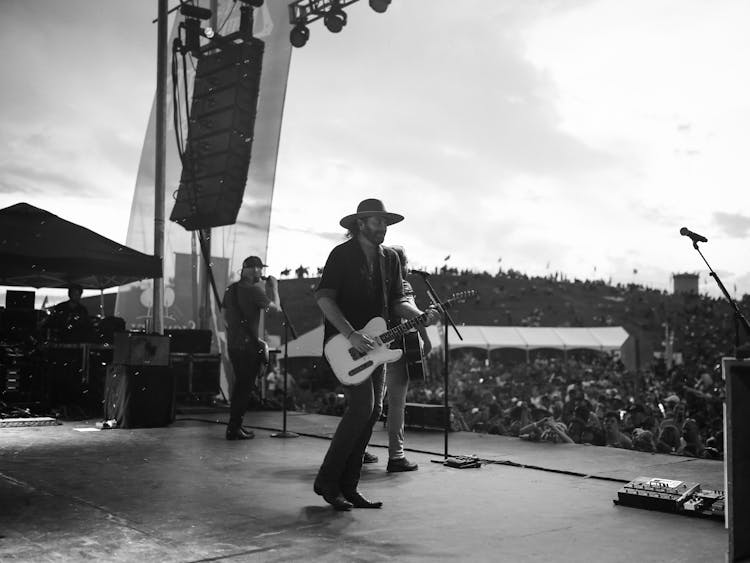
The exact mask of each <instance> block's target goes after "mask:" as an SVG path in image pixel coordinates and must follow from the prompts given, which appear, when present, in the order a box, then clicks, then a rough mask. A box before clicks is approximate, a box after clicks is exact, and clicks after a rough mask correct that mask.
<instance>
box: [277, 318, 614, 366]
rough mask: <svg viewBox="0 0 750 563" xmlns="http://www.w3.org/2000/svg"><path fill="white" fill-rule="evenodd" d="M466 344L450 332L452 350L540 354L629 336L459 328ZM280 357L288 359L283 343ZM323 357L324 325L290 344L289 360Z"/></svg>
mask: <svg viewBox="0 0 750 563" xmlns="http://www.w3.org/2000/svg"><path fill="white" fill-rule="evenodd" d="M458 330H459V331H460V332H461V336H462V337H463V340H459V339H458V336H456V333H455V332H454V331H453V328H450V330H449V332H448V346H449V347H450V349H451V350H456V349H459V348H480V349H482V350H487V352H488V353H489V351H490V350H497V349H500V348H517V349H520V350H537V349H540V348H552V349H556V350H580V349H584V350H600V351H603V352H612V351H616V350H620V349H621V348H622V346H623V345H624V344H625V342H626V341H627V339H628V333H627V332H626V331H625V329H624V328H622V327H620V326H603V327H587V328H578V327H554V328H552V327H526V326H477V325H474V326H467V325H464V326H459V327H458ZM427 333H428V334H429V336H430V340H431V341H432V346H433V348H436V349H437V348H440V347H441V346H442V344H443V333H442V328H441V327H437V326H428V327H427ZM280 348H281V350H282V352H281V355H280V356H279V357H282V358H283V357H284V351H283V343H282V344H281V346H280ZM322 355H323V325H320V326H318V327H317V328H315V329H313V330H311V331H310V332H306V333H305V334H302V335H300V336H299V337H298V338H296V339H294V340H290V341H289V357H290V358H303V357H320V356H322Z"/></svg>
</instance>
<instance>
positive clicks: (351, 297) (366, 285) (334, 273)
mask: <svg viewBox="0 0 750 563" xmlns="http://www.w3.org/2000/svg"><path fill="white" fill-rule="evenodd" d="M381 268H382V271H381ZM321 297H330V298H331V299H333V300H334V301H335V302H336V304H337V305H338V306H339V309H341V312H342V313H343V315H344V317H346V320H348V321H349V323H350V324H351V325H352V327H354V329H355V330H359V329H361V328H362V327H364V326H365V325H366V324H367V323H368V322H369V321H370V319H372V318H373V317H383V318H385V319H387V318H388V316H389V315H388V309H389V308H390V307H392V306H393V305H395V304H396V303H399V302H401V301H403V300H404V286H403V280H402V278H401V263H400V262H399V259H398V255H397V254H396V252H395V251H394V250H392V249H390V248H388V247H385V246H382V245H381V246H378V249H377V253H376V256H375V260H374V264H373V271H372V272H370V270H369V268H368V264H367V257H366V256H365V253H364V251H363V250H362V246H361V245H360V243H359V241H358V240H357V239H356V238H352V239H350V240H348V241H346V242H344V243H342V244H340V245H338V246H337V247H335V248H334V249H333V250H332V251H331V253H330V254H329V255H328V260H327V261H326V264H325V266H324V267H323V275H322V276H321V278H320V282H319V283H318V288H317V291H316V292H315V298H316V299H319V298H321ZM385 301H387V302H385ZM335 334H338V330H337V329H336V327H334V326H333V325H332V324H331V323H330V322H328V320H327V319H326V323H325V336H324V338H325V339H326V340H327V339H328V338H330V337H331V336H333V335H335Z"/></svg>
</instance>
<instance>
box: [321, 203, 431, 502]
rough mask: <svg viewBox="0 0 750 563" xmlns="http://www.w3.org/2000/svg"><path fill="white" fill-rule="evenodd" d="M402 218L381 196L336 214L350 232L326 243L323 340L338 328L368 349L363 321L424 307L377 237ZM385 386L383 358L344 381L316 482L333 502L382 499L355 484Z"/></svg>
mask: <svg viewBox="0 0 750 563" xmlns="http://www.w3.org/2000/svg"><path fill="white" fill-rule="evenodd" d="M403 219H404V217H403V216H402V215H399V214H397V213H389V212H388V211H386V210H385V206H384V205H383V202H382V201H380V200H378V199H366V200H364V201H362V202H361V203H360V204H359V206H358V207H357V212H356V213H354V214H351V215H347V216H346V217H344V218H343V219H341V221H340V223H339V224H340V225H341V226H342V227H344V228H345V229H347V231H348V237H349V240H348V241H346V242H344V243H342V244H340V245H338V246H337V247H335V248H334V249H333V250H332V251H331V253H330V255H329V256H328V260H327V261H326V264H325V267H324V268H323V274H322V276H321V278H320V282H319V284H318V288H317V291H316V294H315V297H316V300H317V302H318V306H319V307H320V308H321V310H322V311H323V314H324V316H325V336H324V338H325V340H328V339H329V338H331V337H332V336H334V335H336V334H342V335H344V336H345V337H346V338H347V339H348V340H349V343H350V344H351V347H352V348H353V349H355V350H357V351H358V352H360V353H363V354H366V353H368V352H369V351H371V350H373V349H374V348H375V347H376V346H377V343H376V342H375V340H374V338H373V337H372V336H371V335H368V334H366V333H365V332H363V331H361V329H362V328H363V327H364V326H365V325H366V324H367V323H368V322H369V321H370V320H371V319H372V318H373V317H383V318H385V319H388V318H389V316H398V317H401V318H403V319H412V318H414V317H416V316H419V315H421V314H422V311H420V310H419V309H418V308H417V307H416V306H415V305H413V304H412V303H410V302H409V300H408V298H406V297H405V296H404V293H403V283H402V277H401V264H400V261H399V258H398V255H397V254H396V253H395V252H394V251H393V249H391V248H388V247H385V246H383V245H382V244H383V241H384V240H385V234H386V231H387V229H388V226H390V225H393V224H395V223H398V222H400V221H402V220H403ZM427 313H428V315H427V323H426V324H431V323H434V322H435V321H436V320H437V319H438V313H437V312H436V311H435V310H434V309H433V308H430V309H428V310H427ZM384 387H385V377H384V370H383V366H380V367H378V368H377V369H375V371H374V372H373V373H372V375H371V376H370V378H369V379H368V380H366V381H364V382H362V383H360V384H359V385H349V386H345V387H344V393H345V394H346V398H347V408H346V411H345V412H344V415H343V417H342V418H341V422H340V423H339V425H338V428H336V432H335V434H334V436H333V439H332V440H331V444H330V446H329V448H328V451H327V452H326V456H325V459H324V460H323V464H322V465H321V466H320V470H319V471H318V475H317V477H316V479H315V486H314V490H315V492H316V493H317V494H319V495H321V496H322V497H323V498H324V499H325V501H326V502H328V503H329V504H331V505H332V506H333V507H334V508H335V509H336V510H350V509H351V508H352V507H355V508H380V507H381V506H382V504H383V503H382V502H372V501H369V500H367V499H366V498H365V497H364V496H362V494H360V492H359V491H358V489H357V487H358V484H359V478H360V471H361V469H362V459H363V456H364V453H365V448H366V447H367V443H368V442H369V441H370V436H371V434H372V428H373V425H374V424H375V422H376V421H377V420H378V418H380V413H381V411H382V407H383V391H384Z"/></svg>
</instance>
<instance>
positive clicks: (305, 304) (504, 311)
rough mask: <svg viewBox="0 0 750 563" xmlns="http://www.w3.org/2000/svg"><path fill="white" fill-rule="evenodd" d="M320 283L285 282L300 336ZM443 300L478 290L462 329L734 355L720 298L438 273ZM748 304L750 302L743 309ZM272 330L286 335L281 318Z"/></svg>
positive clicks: (315, 318) (310, 324)
mask: <svg viewBox="0 0 750 563" xmlns="http://www.w3.org/2000/svg"><path fill="white" fill-rule="evenodd" d="M409 281H410V282H411V283H412V285H413V286H414V289H415V291H416V292H417V302H418V304H419V305H420V307H425V306H426V305H427V304H428V299H427V294H426V291H425V289H426V288H425V284H424V281H423V280H422V278H421V277H419V276H416V275H411V276H409ZM317 283H318V278H302V279H282V280H280V282H279V291H280V294H281V299H282V303H283V305H284V306H285V308H286V310H287V313H288V315H289V317H290V319H291V322H292V324H293V325H294V326H295V328H296V329H297V332H298V333H299V334H302V333H304V332H307V331H309V330H312V329H313V328H315V327H316V326H318V325H319V324H320V322H321V320H322V316H321V313H320V310H319V309H318V307H317V306H316V304H315V301H314V296H313V292H314V289H315V287H316V285H317ZM430 283H431V284H432V286H433V287H434V288H435V290H436V291H437V292H438V293H439V294H440V295H441V297H444V298H445V297H449V296H450V295H451V294H452V293H455V292H458V291H462V290H466V289H474V290H477V291H478V292H479V295H478V296H477V297H476V298H474V299H471V300H470V301H467V302H465V303H462V304H458V305H456V306H455V308H454V309H452V311H451V315H452V317H453V319H454V320H455V322H456V323H457V324H466V325H495V326H545V327H554V326H573V327H593V326H622V327H624V328H625V330H627V331H628V333H629V334H631V335H633V336H635V337H636V338H637V340H638V344H639V350H640V354H641V358H642V361H643V362H644V363H647V362H648V361H649V359H650V358H651V357H652V352H653V351H654V350H662V349H663V341H664V338H665V327H664V325H665V324H667V325H668V326H669V327H670V330H671V331H672V332H673V334H674V351H675V352H681V353H682V354H683V357H684V359H685V362H686V364H688V365H694V366H696V369H698V366H703V365H709V364H710V365H712V364H714V363H716V362H718V360H719V359H720V357H721V356H722V355H725V354H730V353H731V351H732V347H733V344H734V325H733V315H732V310H731V308H730V306H729V305H728V304H727V303H726V302H724V301H723V300H717V299H711V298H709V297H705V296H698V295H673V294H668V293H666V292H663V291H659V290H655V289H650V288H646V287H643V286H638V285H632V284H631V285H627V286H623V285H608V284H606V283H605V282H603V281H582V280H566V279H556V277H552V276H550V277H528V276H526V275H523V274H520V273H518V272H514V271H512V270H511V271H508V272H500V273H499V274H498V275H495V276H492V275H489V274H487V273H471V272H441V273H436V274H435V275H433V276H431V277H430ZM739 305H740V309H741V310H746V309H747V306H748V305H750V296H744V297H743V299H742V301H741V302H740V303H739ZM268 329H269V331H270V332H272V333H274V334H280V333H281V330H282V329H281V325H280V322H279V320H278V319H275V320H274V319H272V320H271V321H270V322H269V326H268Z"/></svg>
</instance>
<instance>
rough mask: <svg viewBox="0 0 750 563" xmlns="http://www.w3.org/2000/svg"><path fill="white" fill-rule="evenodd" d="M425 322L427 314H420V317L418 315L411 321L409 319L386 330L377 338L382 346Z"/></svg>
mask: <svg viewBox="0 0 750 563" xmlns="http://www.w3.org/2000/svg"><path fill="white" fill-rule="evenodd" d="M426 320H427V313H422V314H421V315H418V316H416V317H414V318H413V319H409V320H408V321H405V322H403V323H401V324H400V325H398V326H394V327H393V328H391V329H389V330H386V331H385V332H384V333H383V334H381V335H380V336H379V337H378V338H379V339H380V341H381V342H382V343H383V344H387V343H388V342H390V341H392V340H395V339H396V338H398V337H399V336H403V335H404V334H406V333H407V332H409V331H410V330H411V329H413V328H417V327H418V326H421V325H423V324H424V323H425V321H426Z"/></svg>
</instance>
